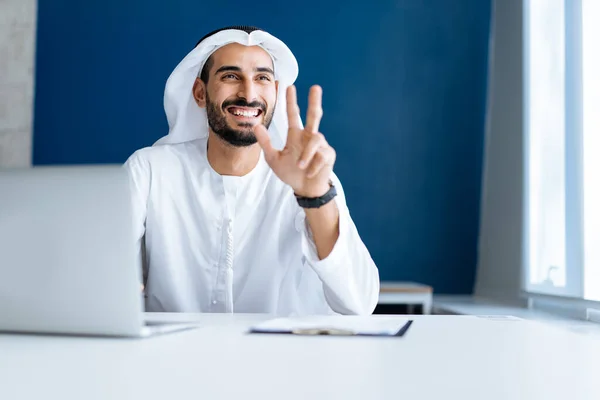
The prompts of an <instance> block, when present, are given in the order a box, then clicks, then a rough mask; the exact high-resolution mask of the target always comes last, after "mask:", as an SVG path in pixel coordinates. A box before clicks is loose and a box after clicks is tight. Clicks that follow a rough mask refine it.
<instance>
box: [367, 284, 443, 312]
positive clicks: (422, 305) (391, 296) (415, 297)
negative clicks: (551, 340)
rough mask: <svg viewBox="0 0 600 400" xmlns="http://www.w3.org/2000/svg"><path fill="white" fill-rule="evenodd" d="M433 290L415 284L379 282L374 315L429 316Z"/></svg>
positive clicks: (429, 287)
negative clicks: (379, 286) (377, 299)
mask: <svg viewBox="0 0 600 400" xmlns="http://www.w3.org/2000/svg"><path fill="white" fill-rule="evenodd" d="M432 303H433V288H432V287H431V286H427V285H423V284H420V283H415V282H381V289H380V291H379V302H378V303H377V308H376V309H375V314H431V305H432Z"/></svg>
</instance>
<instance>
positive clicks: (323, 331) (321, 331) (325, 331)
mask: <svg viewBox="0 0 600 400" xmlns="http://www.w3.org/2000/svg"><path fill="white" fill-rule="evenodd" d="M292 333H293V334H294V335H335V336H352V335H355V332H352V331H350V330H345V329H336V328H318V329H317V328H298V329H293V330H292Z"/></svg>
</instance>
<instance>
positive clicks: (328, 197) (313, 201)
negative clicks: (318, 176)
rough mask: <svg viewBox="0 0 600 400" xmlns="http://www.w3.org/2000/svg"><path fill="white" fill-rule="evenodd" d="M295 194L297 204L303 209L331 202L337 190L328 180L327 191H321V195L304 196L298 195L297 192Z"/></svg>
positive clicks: (318, 206) (319, 206)
mask: <svg viewBox="0 0 600 400" xmlns="http://www.w3.org/2000/svg"><path fill="white" fill-rule="evenodd" d="M295 196H296V201H297V202H298V205H299V206H300V207H302V208H304V209H314V208H321V207H323V206H324V205H326V204H328V203H329V202H331V201H332V200H333V199H334V198H335V196H337V191H336V188H335V186H333V183H332V182H329V189H327V191H326V192H325V193H323V194H322V195H321V196H314V197H305V196H299V195H298V194H296V193H295Z"/></svg>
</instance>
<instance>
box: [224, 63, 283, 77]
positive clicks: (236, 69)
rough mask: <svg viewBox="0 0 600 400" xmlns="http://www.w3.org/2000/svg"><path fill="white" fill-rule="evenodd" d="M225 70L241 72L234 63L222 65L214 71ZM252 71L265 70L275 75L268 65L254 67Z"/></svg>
mask: <svg viewBox="0 0 600 400" xmlns="http://www.w3.org/2000/svg"><path fill="white" fill-rule="evenodd" d="M225 71H233V72H242V69H241V68H240V67H236V66H235V65H223V66H222V67H220V68H219V69H217V70H216V71H215V75H217V74H219V73H221V72H225ZM254 72H267V73H269V74H271V75H275V72H274V71H273V70H272V69H271V68H269V67H258V68H254Z"/></svg>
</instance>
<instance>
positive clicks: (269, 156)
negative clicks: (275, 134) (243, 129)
mask: <svg viewBox="0 0 600 400" xmlns="http://www.w3.org/2000/svg"><path fill="white" fill-rule="evenodd" d="M254 136H256V140H258V144H259V145H260V147H261V148H262V150H263V151H264V153H265V159H266V160H267V161H268V162H271V160H273V159H274V158H275V156H276V155H277V150H275V149H274V148H273V146H271V138H270V137H269V131H268V130H267V128H265V126H264V125H263V124H258V125H256V126H255V127H254Z"/></svg>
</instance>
